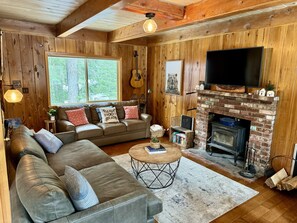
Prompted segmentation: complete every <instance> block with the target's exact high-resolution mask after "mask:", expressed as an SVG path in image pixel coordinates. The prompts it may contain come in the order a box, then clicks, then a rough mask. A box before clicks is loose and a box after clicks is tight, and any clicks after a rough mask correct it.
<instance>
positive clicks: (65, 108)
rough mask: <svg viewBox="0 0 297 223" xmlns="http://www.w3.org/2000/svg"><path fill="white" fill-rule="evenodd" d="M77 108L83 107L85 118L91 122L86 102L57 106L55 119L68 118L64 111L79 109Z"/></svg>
mask: <svg viewBox="0 0 297 223" xmlns="http://www.w3.org/2000/svg"><path fill="white" fill-rule="evenodd" d="M79 108H84V109H85V113H86V116H87V119H88V121H89V122H91V121H92V119H91V113H90V108H89V106H88V105H86V104H79V105H63V106H58V107H57V120H68V117H67V114H66V111H68V110H74V109H79Z"/></svg>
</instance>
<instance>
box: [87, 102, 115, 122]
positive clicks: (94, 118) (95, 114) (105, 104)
mask: <svg viewBox="0 0 297 223" xmlns="http://www.w3.org/2000/svg"><path fill="white" fill-rule="evenodd" d="M108 106H111V102H98V103H96V104H91V105H90V113H91V118H92V123H93V124H96V123H98V122H100V120H99V117H98V112H97V111H96V108H100V107H108Z"/></svg>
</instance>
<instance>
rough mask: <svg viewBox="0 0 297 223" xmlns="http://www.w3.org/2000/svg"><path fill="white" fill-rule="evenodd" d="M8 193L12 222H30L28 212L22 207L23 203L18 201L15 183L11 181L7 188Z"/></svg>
mask: <svg viewBox="0 0 297 223" xmlns="http://www.w3.org/2000/svg"><path fill="white" fill-rule="evenodd" d="M9 194H10V207H11V210H12V212H13V214H12V215H11V220H12V222H13V223H32V222H33V221H32V219H31V218H30V216H29V214H28V212H27V211H26V209H25V208H24V206H23V204H22V203H21V201H20V198H19V196H18V193H17V189H16V183H15V181H13V183H12V184H11V186H10V188H9Z"/></svg>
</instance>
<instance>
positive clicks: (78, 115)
mask: <svg viewBox="0 0 297 223" xmlns="http://www.w3.org/2000/svg"><path fill="white" fill-rule="evenodd" d="M65 112H66V114H67V117H68V120H69V122H71V123H72V124H73V125H75V126H80V125H85V124H88V123H89V121H88V119H87V116H86V113H85V109H84V108H79V109H74V110H67V111H65Z"/></svg>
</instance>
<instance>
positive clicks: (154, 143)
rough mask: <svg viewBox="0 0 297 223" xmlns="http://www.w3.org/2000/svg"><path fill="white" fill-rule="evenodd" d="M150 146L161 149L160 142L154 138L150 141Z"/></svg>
mask: <svg viewBox="0 0 297 223" xmlns="http://www.w3.org/2000/svg"><path fill="white" fill-rule="evenodd" d="M150 146H151V147H152V148H155V149H159V148H160V140H159V139H158V138H157V137H152V138H151V141H150Z"/></svg>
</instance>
